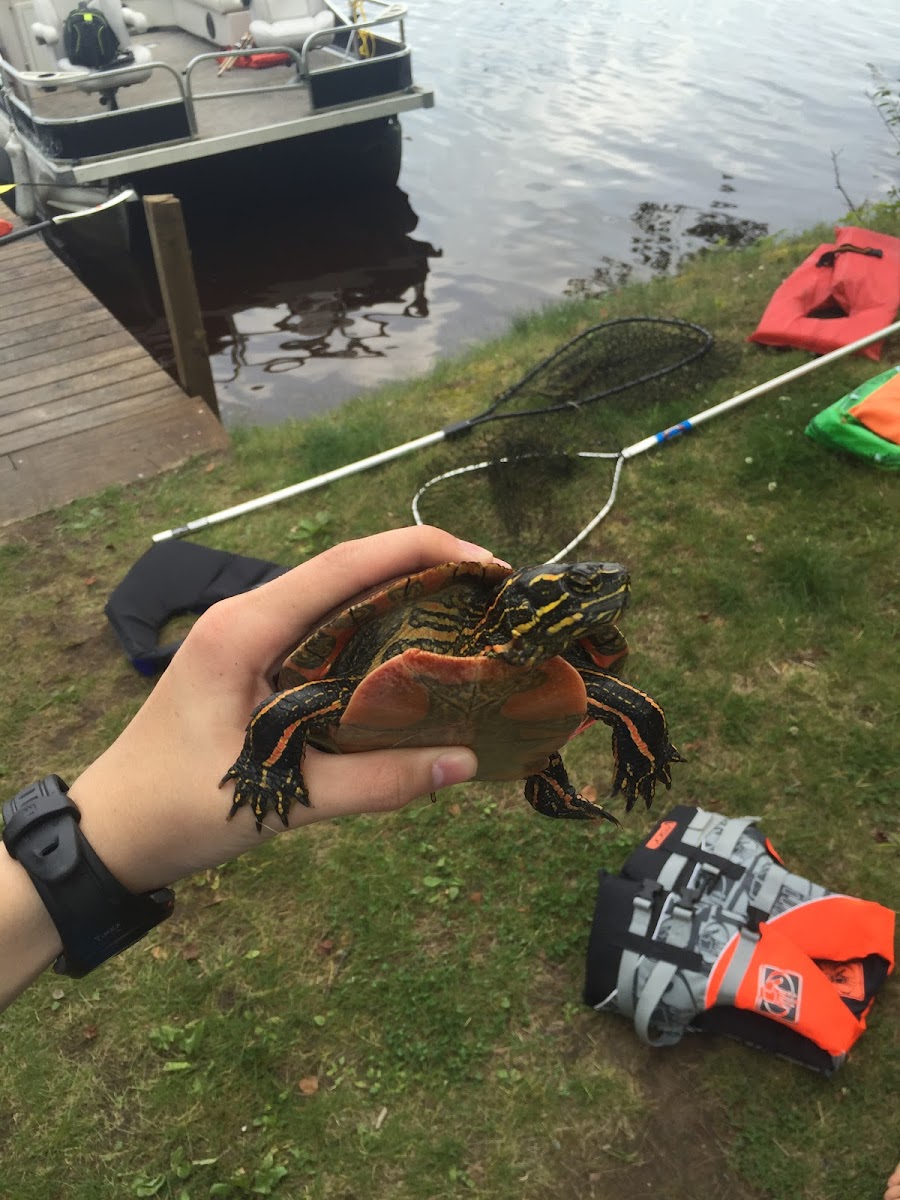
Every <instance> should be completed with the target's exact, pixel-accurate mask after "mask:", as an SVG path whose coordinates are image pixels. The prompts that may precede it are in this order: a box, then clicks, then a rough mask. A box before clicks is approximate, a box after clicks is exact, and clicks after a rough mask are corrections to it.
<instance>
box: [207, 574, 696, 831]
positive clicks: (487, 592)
mask: <svg viewBox="0 0 900 1200" xmlns="http://www.w3.org/2000/svg"><path fill="white" fill-rule="evenodd" d="M629 588H630V579H629V575H628V572H627V570H626V569H625V567H623V566H621V565H620V564H619V563H606V562H579V563H563V564H559V563H545V564H541V565H538V566H530V567H524V568H520V569H518V570H513V569H512V568H511V567H507V566H505V565H501V564H499V563H495V562H492V563H487V564H485V563H478V562H451V563H443V564H441V565H439V566H434V567H430V568H428V569H426V570H423V571H419V572H417V573H415V574H411V575H408V576H405V577H404V578H401V579H398V580H394V581H392V582H389V583H386V584H384V585H382V586H381V587H380V588H376V589H374V590H373V591H371V592H369V593H366V594H364V595H363V596H362V597H358V598H357V599H356V600H354V601H352V602H350V603H349V604H348V605H347V606H346V607H344V608H342V609H340V610H339V611H337V612H336V613H333V614H332V615H331V616H329V617H327V618H325V620H324V621H323V622H322V623H321V624H320V625H319V626H318V627H317V628H315V629H314V630H313V631H312V632H310V633H308V634H307V636H306V637H304V639H303V640H302V641H301V642H300V643H299V645H297V646H296V647H295V648H294V649H293V650H292V651H291V652H290V653H289V654H288V655H287V657H286V658H285V659H284V662H283V663H282V665H281V667H280V669H279V671H278V673H277V676H276V680H275V683H276V687H277V689H278V690H277V691H276V692H274V693H273V694H272V695H271V696H269V697H268V698H267V699H266V700H264V701H263V702H262V703H261V704H259V705H258V706H257V707H256V709H255V710H254V711H253V713H252V715H251V717H250V721H249V724H248V725H247V730H246V736H245V739H244V744H243V747H242V749H241V752H240V755H239V757H238V759H237V761H236V762H235V763H234V764H233V766H232V767H231V768H230V769H229V770H228V771H227V772H226V774H225V776H224V777H223V779H222V785H223V786H224V784H225V783H226V782H227V781H228V780H231V779H233V780H234V781H235V791H234V796H233V801H232V806H231V810H230V812H229V814H228V817H229V819H230V818H231V817H233V816H234V814H235V813H236V812H237V811H238V810H239V809H240V808H242V807H243V806H244V805H249V806H250V807H251V809H252V811H253V813H254V815H255V817H256V826H257V829H261V828H262V821H263V818H264V816H265V815H266V813H268V812H269V811H273V812H274V813H275V814H277V816H278V817H280V818H281V820H282V822H283V823H284V824H285V825H287V823H288V813H289V811H290V809H291V806H292V804H293V803H294V802H295V801H296V802H299V803H301V804H305V805H309V803H310V800H309V795H308V792H307V788H306V784H305V782H304V778H303V758H304V754H305V750H306V747H307V746H314V747H316V748H317V749H319V750H325V751H329V752H332V753H348V752H355V751H362V750H372V749H379V748H386V747H400V746H436V745H468V746H471V748H472V749H473V750H474V751H475V754H476V755H477V758H478V773H477V775H476V776H475V778H477V779H483V780H508V779H522V778H524V779H525V781H526V782H525V798H526V800H527V801H528V802H529V804H531V806H532V807H533V808H534V809H535V810H536V811H537V812H539V813H542V814H544V815H545V816H549V817H569V818H574V819H580V820H596V819H601V818H603V819H607V820H611V821H614V822H616V823H618V822H617V820H616V818H615V817H614V816H613V815H612V814H611V813H610V812H608V811H607V810H606V809H605V808H604V807H603V806H602V805H600V804H597V803H594V802H593V801H591V800H589V799H587V798H585V797H583V796H581V795H580V794H579V793H578V792H577V791H576V790H575V788H574V787H573V786H572V784H571V783H570V782H569V779H568V776H567V774H566V769H565V766H564V765H563V761H562V758H561V756H560V754H559V750H560V748H561V747H562V746H563V745H564V744H565V743H566V742H567V741H568V740H569V739H570V738H572V737H574V736H575V735H576V734H578V733H580V732H581V731H582V730H583V729H585V728H586V727H587V726H589V725H591V724H593V723H594V722H595V721H597V720H599V721H603V722H605V723H606V724H607V725H609V726H610V727H611V728H612V747H613V758H614V763H615V770H614V776H613V782H612V791H611V795H622V796H624V798H625V807H626V811H629V812H630V811H631V809H632V807H633V806H634V804H635V802H636V800H637V798H638V797H639V796H640V797H641V798H642V799H643V800H644V801H645V803H646V806H647V807H648V808H649V807H650V805H651V804H652V802H653V795H654V790H655V788H656V785H657V783H659V782H661V783H663V784H665V786H666V788H669V787H670V786H671V770H670V764H671V763H673V762H681V761H684V760H683V759H682V758H681V756H680V754H679V753H678V751H677V750H675V748H674V747H673V746H672V744H671V742H670V741H669V734H668V727H667V723H666V717H665V714H664V712H663V710H662V708H661V707H660V706H659V704H657V702H656V701H655V700H653V699H652V698H651V697H650V696H648V695H647V694H646V693H645V692H642V691H639V690H638V689H637V688H634V687H631V686H630V685H629V684H627V683H624V682H623V681H622V680H621V679H619V678H618V673H619V670H620V669H621V666H622V664H623V662H624V660H625V657H626V655H627V653H628V646H627V643H626V641H625V638H624V637H623V636H622V634H621V633H620V632H619V630H618V628H617V627H616V625H615V621H616V620H618V618H619V616H620V615H621V613H622V612H623V610H624V609H625V607H626V606H627V603H628V600H629Z"/></svg>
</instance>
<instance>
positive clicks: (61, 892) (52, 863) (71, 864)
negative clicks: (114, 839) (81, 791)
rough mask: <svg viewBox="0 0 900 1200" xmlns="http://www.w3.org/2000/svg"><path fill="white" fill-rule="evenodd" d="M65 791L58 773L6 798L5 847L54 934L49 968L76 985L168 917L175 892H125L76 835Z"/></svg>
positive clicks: (75, 813) (75, 814) (74, 813)
mask: <svg viewBox="0 0 900 1200" xmlns="http://www.w3.org/2000/svg"><path fill="white" fill-rule="evenodd" d="M67 792H68V787H67V785H66V784H65V783H64V782H63V781H62V779H60V777H59V776H58V775H48V776H47V777H46V778H45V779H42V780H41V781H40V782H38V783H34V784H32V785H31V786H30V787H27V788H25V789H24V790H23V791H21V792H19V793H18V795H16V796H14V797H13V798H12V799H11V800H7V801H6V803H5V804H4V805H3V819H4V821H5V827H4V830H3V841H4V843H5V845H6V849H7V851H8V852H9V854H10V856H11V857H12V858H14V859H16V860H18V862H19V863H20V864H21V865H22V867H23V868H24V869H25V871H26V872H27V873H28V875H29V877H30V879H31V881H32V883H33V884H34V886H35V889H36V890H37V893H38V895H39V896H40V898H41V900H42V901H43V903H44V906H45V907H46V909H47V912H48V913H49V914H50V917H51V919H52V921H53V924H54V925H55V926H56V928H57V930H58V932H59V936H60V939H61V941H62V944H63V952H62V954H61V955H60V956H59V957H58V958H57V959H56V961H55V963H54V964H53V967H54V970H55V971H56V972H57V974H59V975H71V976H73V977H74V978H76V979H78V978H81V977H82V976H84V975H87V974H88V972H89V971H93V970H94V968H95V967H98V966H100V964H101V963H104V962H106V960H107V959H109V958H112V957H113V956H114V955H116V954H119V953H120V952H121V951H122V950H125V949H127V947H128V946H131V945H133V944H134V943H135V942H136V941H138V940H139V939H140V938H142V937H143V936H144V935H145V934H146V933H148V932H149V931H150V930H151V929H153V928H154V927H155V926H156V925H158V924H159V923H160V922H161V921H164V920H165V919H166V918H167V917H169V916H171V914H172V911H173V909H174V906H175V894H174V892H172V891H171V889H170V888H159V889H158V890H156V891H153V892H146V893H140V894H136V893H134V892H130V891H128V889H127V888H126V887H124V886H123V885H122V884H121V883H120V882H119V880H118V879H116V877H115V876H114V875H113V874H112V873H111V872H110V871H109V870H108V869H107V868H106V867H105V866H104V864H103V862H102V861H101V860H100V858H99V857H98V856H97V854H96V853H95V851H94V849H93V847H92V846H91V844H90V842H89V841H88V840H87V838H86V837H85V835H84V834H83V833H82V831H81V828H80V824H79V822H80V820H81V812H80V811H79V809H78V806H77V805H76V804H75V803H74V801H72V800H70V799H69V797H68V795H67Z"/></svg>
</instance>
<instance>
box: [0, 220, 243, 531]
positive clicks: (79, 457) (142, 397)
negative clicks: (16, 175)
mask: <svg viewBox="0 0 900 1200" xmlns="http://www.w3.org/2000/svg"><path fill="white" fill-rule="evenodd" d="M0 217H3V218H4V219H6V220H9V221H12V222H13V223H14V224H19V222H18V221H17V219H16V218H15V217H14V216H13V215H12V214H11V213H10V212H9V211H8V210H7V209H6V208H5V207H4V206H3V205H2V204H0ZM85 219H86V220H90V217H87V218H85ZM227 445H228V435H227V434H226V433H225V431H224V429H223V428H222V426H221V425H220V424H219V422H218V421H217V420H216V418H215V417H214V416H213V414H212V413H211V412H210V410H209V409H208V408H207V406H206V405H205V404H204V403H203V402H202V401H201V400H196V399H191V398H190V397H189V396H187V395H186V394H185V393H184V392H183V391H182V390H181V388H180V387H178V385H177V384H176V383H175V382H174V381H173V380H172V378H171V376H169V375H168V374H167V373H166V372H165V371H164V370H163V369H162V367H160V366H159V365H158V364H157V363H156V362H155V361H154V359H153V358H151V357H150V355H149V354H148V353H147V352H146V350H144V349H143V347H142V346H141V345H140V344H139V343H138V342H137V341H136V340H135V339H134V338H133V337H132V336H131V334H130V333H128V331H127V330H126V329H124V328H123V327H122V326H121V325H120V324H119V323H118V321H117V320H116V319H115V317H113V316H112V314H111V313H109V312H108V311H107V310H106V309H105V308H104V307H103V305H102V304H101V303H100V302H99V300H97V299H96V297H95V296H93V295H92V293H91V292H89V291H88V289H87V288H86V287H84V285H83V284H82V283H81V282H80V281H79V280H78V279H76V278H75V276H74V275H73V274H72V273H71V271H70V270H69V269H68V267H66V266H65V265H64V264H63V263H62V262H61V261H60V260H59V259H58V258H57V257H56V256H55V255H54V254H53V252H52V251H51V250H50V248H49V247H48V246H47V245H46V244H45V243H44V242H43V241H42V240H41V238H40V235H35V236H34V237H29V238H23V239H22V240H21V241H19V242H14V243H12V244H11V245H8V246H3V245H0V525H5V524H8V523H9V522H10V521H16V520H21V519H22V518H23V517H29V516H33V515H35V514H36V513H40V512H44V511H46V510H47V509H50V508H56V507H58V506H59V505H62V504H67V503H68V502H69V501H70V500H75V499H77V498H79V497H81V496H89V495H92V494H93V493H94V492H98V491H100V490H101V489H102V488H105V487H108V486H109V485H110V484H114V483H133V482H134V481H136V480H138V479H144V478H146V477H147V476H148V475H156V474H158V473H159V472H161V471H165V470H168V469H169V468H171V467H174V466H177V465H178V464H179V463H182V462H184V461H185V460H186V459H188V458H190V457H192V456H193V455H195V454H203V453H206V452H209V451H213V450H221V449H224V448H225V447H227Z"/></svg>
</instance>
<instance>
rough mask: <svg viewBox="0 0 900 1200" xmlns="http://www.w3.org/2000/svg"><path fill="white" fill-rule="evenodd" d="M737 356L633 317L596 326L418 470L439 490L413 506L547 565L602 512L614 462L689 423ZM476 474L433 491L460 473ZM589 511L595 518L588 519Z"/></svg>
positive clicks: (684, 326) (682, 329) (464, 425)
mask: <svg viewBox="0 0 900 1200" xmlns="http://www.w3.org/2000/svg"><path fill="white" fill-rule="evenodd" d="M735 357H736V352H734V351H729V350H727V349H724V348H723V347H721V346H720V345H718V344H716V343H714V341H713V338H712V336H711V334H709V332H708V331H707V330H705V329H703V328H702V327H700V326H698V325H693V324H691V323H688V322H684V321H678V320H669V319H664V318H651V317H634V318H622V319H619V320H614V321H608V322H605V323H603V324H601V325H596V326H593V327H592V328H590V329H588V330H586V331H585V332H584V333H582V334H579V335H578V336H576V337H574V338H572V339H571V340H570V341H568V342H567V343H566V344H565V345H564V346H562V347H561V348H559V349H558V350H557V351H555V352H554V353H553V354H551V355H550V356H548V357H547V358H545V359H544V360H543V361H542V362H540V363H539V364H538V365H537V366H535V367H533V368H532V369H531V370H529V371H528V372H527V373H526V374H525V375H524V376H522V377H521V378H520V379H519V380H517V381H516V382H515V383H514V384H512V385H511V386H510V387H509V388H507V389H506V390H505V391H503V392H502V393H500V394H499V395H498V396H496V397H495V398H494V399H493V400H492V402H491V403H490V404H489V405H488V407H487V408H486V409H485V410H484V412H482V413H479V414H478V415H477V416H476V417H473V418H470V419H469V420H468V421H465V422H461V423H460V426H459V427H458V430H457V433H458V436H453V435H451V436H450V437H449V438H448V440H447V441H446V442H444V443H443V444H442V446H441V449H440V450H438V451H436V452H435V453H434V454H433V455H432V456H431V459H430V462H429V463H428V466H427V467H426V468H425V469H424V470H420V478H421V481H422V482H423V483H425V482H426V481H428V480H435V482H433V483H432V484H431V486H429V487H428V490H427V492H426V493H424V494H422V496H421V497H420V500H419V511H420V515H421V517H422V519H423V520H425V521H430V522H433V523H435V524H442V523H443V524H447V523H449V524H450V525H451V526H452V527H453V528H454V529H456V530H457V531H459V529H460V528H465V530H466V533H467V535H479V536H481V537H482V538H486V539H487V541H486V542H485V544H496V543H497V533H498V531H502V535H503V538H504V543H505V545H506V546H507V547H510V546H512V547H514V548H515V549H516V551H517V552H518V553H520V554H528V555H531V556H534V555H537V556H538V557H540V556H542V555H543V556H548V555H549V554H550V553H552V552H553V551H555V549H557V548H558V547H559V546H562V545H565V544H566V543H567V542H568V541H569V539H570V538H571V537H572V536H573V535H574V534H575V533H576V532H577V524H576V526H575V528H573V518H572V513H573V512H574V513H583V514H584V518H585V520H587V518H588V517H590V516H592V515H593V513H594V512H595V511H596V510H597V509H598V508H599V507H600V506H601V504H602V502H603V499H604V498H605V496H606V494H607V492H608V490H609V487H610V483H611V480H612V471H613V459H612V458H610V459H609V460H599V461H598V460H597V459H586V458H582V457H579V453H582V452H585V451H589V452H601V453H607V454H610V455H611V456H615V454H616V453H617V452H618V451H620V450H621V449H622V448H623V447H624V446H626V445H629V444H632V443H633V442H635V441H637V440H639V439H640V438H642V437H644V436H646V435H649V434H651V433H653V432H654V431H655V430H657V429H661V428H665V427H666V426H667V425H669V424H671V423H672V422H673V421H675V420H678V419H680V418H683V417H685V416H687V415H688V414H689V413H691V412H693V411H695V409H696V405H695V404H694V403H693V401H694V398H695V396H696V395H697V394H698V393H702V392H703V391H704V390H706V389H708V387H709V385H710V384H711V383H713V382H714V381H715V380H716V379H717V378H719V377H720V376H721V375H722V374H724V373H725V372H726V371H727V370H728V369H729V367H730V366H731V365H733V363H734V359H735ZM477 462H487V463H489V464H490V465H489V466H488V467H487V468H485V469H484V470H480V471H478V472H470V473H465V474H460V475H456V476H453V477H451V478H447V479H437V478H436V477H437V476H440V475H442V474H444V473H446V472H450V471H453V470H454V469H458V468H460V467H462V466H464V465H468V464H472V463H477ZM592 505H593V507H592Z"/></svg>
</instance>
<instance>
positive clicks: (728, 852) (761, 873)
mask: <svg viewBox="0 0 900 1200" xmlns="http://www.w3.org/2000/svg"><path fill="white" fill-rule="evenodd" d="M754 821H755V818H753V817H743V818H737V819H735V818H731V819H729V818H727V817H722V816H719V815H718V814H716V813H707V812H704V811H703V810H702V809H699V808H691V807H687V806H684V805H680V806H679V807H677V808H675V809H673V810H672V812H671V813H669V814H668V815H667V816H666V817H665V818H664V819H663V820H662V821H660V822H659V823H658V824H657V825H656V827H655V828H654V829H653V830H652V831H651V833H650V835H649V837H648V838H647V840H646V841H645V842H644V843H643V845H641V846H639V847H638V848H637V849H636V850H635V851H634V852H633V853H632V854H631V855H630V856H629V858H628V859H627V861H626V863H625V865H624V867H623V870H622V874H621V875H618V876H612V875H607V874H606V873H605V872H603V873H601V876H600V884H599V888H598V894H597V905H596V911H595V915H594V923H593V927H592V930H591V937H590V942H589V946H588V956H587V974H586V981H585V997H584V998H585V1001H586V1003H587V1004H590V1005H591V1006H592V1007H593V1008H596V1009H598V1010H606V1009H611V1010H613V1011H617V1012H620V1013H622V1014H624V1015H626V1016H629V1017H631V1018H632V1019H633V1021H634V1025H635V1028H636V1030H637V1032H638V1034H639V1036H640V1037H641V1038H642V1039H643V1040H644V1041H646V1042H648V1043H649V1044H650V1045H655V1046H666V1045H674V1044H675V1043H676V1042H678V1041H680V1039H681V1037H682V1035H683V1034H684V1033H685V1032H687V1031H688V1030H691V1031H695V1032H700V1031H706V1032H720V1033H726V1034H729V1035H731V1036H733V1037H737V1038H739V1039H741V1040H742V1041H746V1042H750V1043H752V1044H754V1045H757V1046H760V1047H762V1048H763V1049H767V1050H770V1051H772V1052H774V1053H776V1054H780V1055H782V1056H784V1057H786V1058H790V1059H792V1060H794V1061H795V1062H799V1063H802V1064H803V1065H804V1066H808V1067H811V1068H813V1069H814V1070H818V1071H822V1072H824V1073H825V1074H830V1073H831V1072H833V1071H834V1070H836V1069H837V1068H838V1067H839V1066H840V1065H841V1063H842V1062H843V1061H844V1059H845V1058H846V1056H847V1053H848V1052H849V1050H850V1048H851V1046H853V1044H854V1043H855V1042H856V1040H857V1038H859V1036H860V1035H861V1034H862V1033H863V1031H864V1030H865V1028H866V1017H867V1015H868V1012H869V1009H870V1008H871V1006H872V1002H873V999H874V996H875V993H876V992H877V990H878V988H879V987H880V986H881V984H882V983H883V982H884V980H885V979H886V978H887V976H888V975H889V974H890V972H891V970H892V969H893V964H894V950H893V939H894V914H893V912H891V911H890V910H889V909H887V908H884V907H883V906H882V905H880V904H875V903H873V902H871V901H868V900H858V899H855V898H854V897H852V896H843V895H839V894H837V893H834V892H829V891H828V890H827V889H826V888H824V887H822V886H821V885H819V884H816V883H811V882H810V881H809V880H808V879H804V878H803V877H802V876H800V875H796V874H793V873H792V872H790V871H789V870H788V869H787V868H786V867H785V866H784V864H783V863H782V861H781V859H780V858H779V857H778V855H777V854H776V853H775V851H774V849H773V848H772V846H771V844H770V843H769V841H768V839H767V838H765V837H764V836H763V835H762V834H761V833H760V831H759V830H758V829H756V828H755V826H754Z"/></svg>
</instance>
